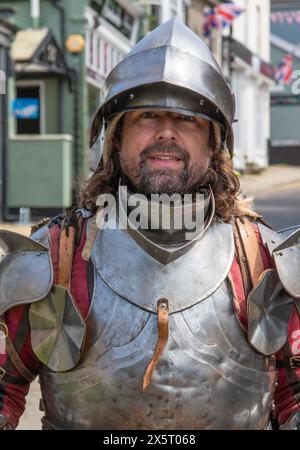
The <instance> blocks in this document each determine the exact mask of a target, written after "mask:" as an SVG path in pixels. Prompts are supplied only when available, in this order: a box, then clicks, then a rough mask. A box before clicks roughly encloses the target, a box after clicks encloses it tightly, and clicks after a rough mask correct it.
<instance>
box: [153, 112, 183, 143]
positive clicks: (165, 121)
mask: <svg viewBox="0 0 300 450" xmlns="http://www.w3.org/2000/svg"><path fill="white" fill-rule="evenodd" d="M156 139H157V140H159V141H162V140H164V141H176V140H177V139H178V134H177V129H176V122H175V120H174V119H173V118H171V117H163V118H161V119H160V121H159V126H158V129H157V133H156Z"/></svg>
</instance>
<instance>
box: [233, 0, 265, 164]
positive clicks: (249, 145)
mask: <svg viewBox="0 0 300 450" xmlns="http://www.w3.org/2000/svg"><path fill="white" fill-rule="evenodd" d="M235 3H236V4H237V5H239V6H242V7H244V8H245V12H244V13H242V14H241V15H240V16H239V17H238V18H237V19H236V20H235V21H234V24H233V27H232V38H233V40H232V47H231V70H230V72H231V73H230V78H231V80H230V81H231V86H232V90H233V92H234V94H235V97H236V118H237V119H238V122H236V123H235V124H234V132H235V151H234V153H235V156H234V164H235V167H236V168H237V169H238V170H241V171H245V170H249V171H253V170H260V169H262V168H264V167H266V166H267V165H268V145H269V138H270V93H269V92H270V88H271V86H273V85H274V81H273V79H272V67H271V66H270V64H269V62H270V0H263V1H262V0H235ZM227 63H228V61H227ZM225 65H226V61H225ZM227 67H228V64H227Z"/></svg>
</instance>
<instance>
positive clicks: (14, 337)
mask: <svg viewBox="0 0 300 450" xmlns="http://www.w3.org/2000/svg"><path fill="white" fill-rule="evenodd" d="M105 89H106V98H105V101H104V103H103V104H102V105H101V107H100V109H99V111H98V112H97V114H96V117H95V119H94V123H93V127H92V134H91V146H92V147H93V148H95V145H94V144H95V142H96V141H97V138H98V136H99V134H100V131H101V128H102V126H103V125H104V128H105V133H104V141H103V153H102V156H101V158H100V161H99V163H97V164H96V167H95V168H94V172H93V174H92V175H91V176H90V177H89V179H88V180H87V182H86V184H85V186H84V189H83V191H82V193H81V207H80V208H77V207H72V208H70V209H69V210H68V211H67V212H66V214H65V215H64V216H62V217H57V218H55V219H52V220H51V221H49V222H48V223H47V224H45V223H43V224H40V225H39V226H37V227H35V229H34V232H33V234H32V236H31V238H25V237H21V236H19V235H17V234H14V233H8V232H4V231H2V232H1V235H0V237H1V241H2V247H3V248H4V250H5V251H6V254H5V257H4V258H3V260H2V262H1V265H0V279H1V294H0V314H1V316H2V318H1V325H2V329H3V332H5V336H6V353H5V354H3V355H0V366H1V368H0V374H1V375H0V376H1V382H0V413H1V425H2V428H4V429H8V428H15V427H16V426H17V424H18V420H19V417H20V415H21V414H22V412H23V410H24V403H25V400H24V399H25V395H26V393H27V392H28V388H29V383H30V382H31V381H32V380H33V378H34V377H35V376H37V375H39V379H40V385H41V392H42V408H43V411H44V413H45V415H44V418H43V427H44V428H45V429H110V430H111V429H123V430H124V429H148V430H154V429H155V430H159V429H164V430H167V429H168V430H169V429H172V430H175V429H176V430H180V429H182V430H183V429H266V428H269V427H270V423H272V424H273V426H275V427H280V428H283V429H294V428H295V429H297V428H298V427H299V426H300V425H299V423H300V412H299V405H298V403H299V400H300V398H299V386H300V384H299V376H300V374H299V367H300V358H299V357H298V356H297V355H298V354H299V352H300V350H299V345H298V344H299V342H298V341H299V311H300V310H299V298H300V285H299V277H297V272H296V269H297V264H298V267H299V261H300V255H299V254H300V252H299V246H298V240H299V232H296V233H295V234H294V235H292V236H290V237H289V238H288V239H287V240H286V241H284V240H283V238H282V237H281V236H280V235H278V234H277V233H276V232H274V231H273V230H272V229H270V228H269V227H267V226H266V225H264V224H263V221H262V218H261V217H259V216H257V215H256V214H254V213H253V212H251V211H248V210H246V209H245V208H243V206H242V204H241V202H239V182H238V179H237V177H236V175H235V174H234V171H233V169H232V162H231V157H232V152H233V131H232V123H233V120H234V112H235V111H234V98H233V95H232V93H231V91H230V88H229V86H228V85H227V83H226V81H225V79H224V77H223V74H222V72H221V69H220V68H219V66H218V64H217V62H216V60H215V58H214V57H213V55H212V54H211V52H210V51H209V49H208V48H207V47H206V46H205V44H204V43H203V42H202V41H201V39H200V38H199V37H198V36H196V35H195V34H194V33H193V32H192V31H191V30H189V29H188V28H187V27H186V26H185V25H184V24H182V23H181V22H180V21H179V20H178V19H172V20H171V21H169V22H166V23H165V24H163V25H161V26H160V27H158V28H157V29H155V30H154V31H153V32H151V33H150V34H148V35H147V36H146V37H145V38H144V39H142V40H141V41H140V42H139V43H138V44H137V45H136V46H135V47H134V48H133V50H132V51H131V52H130V53H129V55H128V56H127V57H126V58H125V59H124V60H123V61H122V62H121V63H120V64H119V65H118V66H116V67H115V68H114V69H113V70H112V72H111V73H110V75H109V76H108V78H107V81H106V86H105ZM91 151H92V152H93V151H95V150H91ZM94 160H95V158H94ZM122 187H123V188H124V187H125V188H126V190H125V193H124V189H123V190H122V189H121V188H122ZM153 195H169V196H174V195H177V199H178V198H179V199H184V198H185V196H188V195H189V196H190V197H189V199H190V202H189V203H188V204H185V203H184V204H183V205H182V207H180V205H179V204H178V202H177V203H176V205H175V204H170V205H166V204H165V202H158V203H157V202H156V203H155V201H154V202H153V198H152V196H153ZM197 196H198V197H197ZM199 196H200V199H201V201H198V200H199ZM109 198H113V199H115V200H116V204H117V205H118V208H117V209H118V216H117V219H116V221H115V218H112V215H111V214H110V213H111V211H112V210H114V208H111V206H107V204H106V203H107V202H108V203H109V201H108V199H109ZM134 200H139V208H138V214H136V216H135V217H136V219H137V220H136V222H135V225H136V224H137V226H131V225H132V217H133V216H132V213H133V212H134V208H133V204H134ZM137 203H138V202H137ZM153 203H154V205H153ZM179 203H180V202H179ZM153 206H154V210H155V211H156V212H158V215H157V216H156V217H155V220H152V219H153V217H151V211H152V210H153V209H152V208H153ZM149 211H150V214H149ZM166 211H167V212H168V214H169V217H171V220H170V222H169V226H167V227H166V226H163V224H162V221H163V220H162V221H161V220H160V219H164V217H163V216H164V214H165V213H166ZM185 211H190V212H193V213H194V214H193V217H194V218H195V221H194V222H193V223H194V229H193V236H190V234H189V232H190V231H191V229H190V225H191V223H186V222H184V223H182V225H181V227H175V226H174V223H175V222H176V220H175V219H178V217H179V216H180V217H181V218H182V215H184V214H183V213H184V212H185ZM124 221H125V225H126V226H123V225H124ZM115 222H116V223H117V225H120V224H121V222H122V226H115ZM153 223H154V225H155V226H151V225H153ZM296 263H297V264H296ZM16 274H17V276H16Z"/></svg>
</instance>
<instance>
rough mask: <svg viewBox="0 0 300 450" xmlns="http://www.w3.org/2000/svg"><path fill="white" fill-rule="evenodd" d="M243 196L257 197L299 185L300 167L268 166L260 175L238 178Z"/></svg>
mask: <svg viewBox="0 0 300 450" xmlns="http://www.w3.org/2000/svg"><path fill="white" fill-rule="evenodd" d="M239 179H240V183H241V190H242V193H243V194H247V195H248V196H250V197H252V196H254V197H259V195H260V194H263V193H266V192H268V191H273V190H275V189H283V188H286V187H288V186H291V185H293V184H298V183H300V166H287V165H284V164H282V165H274V166H269V167H267V168H266V169H265V170H263V171H262V172H261V173H260V174H255V175H250V174H247V175H241V176H240V177H239Z"/></svg>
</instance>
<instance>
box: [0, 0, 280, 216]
mask: <svg viewBox="0 0 300 450" xmlns="http://www.w3.org/2000/svg"><path fill="white" fill-rule="evenodd" d="M220 3H228V2H224V1H223V2H220V1H218V0H72V1H69V0H15V1H13V2H11V1H5V0H0V19H1V22H0V27H1V28H0V36H2V35H3V36H4V37H3V39H4V41H5V42H6V44H5V45H3V44H2V41H3V39H2V38H1V40H0V51H3V50H1V49H2V48H5V55H6V60H8V46H9V44H10V46H11V50H10V57H11V60H12V66H11V72H10V78H9V82H8V88H7V89H8V90H7V94H6V95H5V96H1V100H2V103H1V108H2V111H1V124H2V125H1V126H4V129H5V130H6V132H3V133H1V136H0V139H1V147H0V149H1V150H0V151H1V155H0V163H1V170H0V177H1V183H0V187H1V189H2V193H1V196H2V197H1V198H2V201H1V203H0V209H1V214H2V217H4V218H5V219H8V220H16V219H17V218H18V217H19V215H20V208H22V214H23V215H25V219H28V215H29V213H30V214H31V217H33V218H34V219H35V218H38V217H42V216H44V215H54V214H56V213H59V212H61V211H62V209H64V208H65V207H68V206H69V205H70V204H71V203H72V201H74V199H75V198H76V192H77V191H78V186H79V185H80V183H82V180H84V178H85V177H86V175H87V159H88V158H87V154H88V135H89V129H90V125H91V120H92V117H93V115H94V113H95V111H96V109H97V108H98V106H99V103H100V102H101V90H102V87H103V83H104V80H105V78H106V76H107V74H108V73H109V71H110V70H111V69H112V68H113V67H114V66H115V65H116V64H117V63H118V62H119V61H120V60H121V59H122V58H123V57H124V56H125V55H126V53H127V52H128V51H129V50H130V48H131V47H132V46H133V45H134V44H135V43H136V42H137V41H138V40H139V39H140V38H141V37H142V36H143V35H145V34H146V33H147V32H148V31H150V30H152V29H153V28H154V27H156V26H157V25H159V24H161V23H162V22H164V21H166V20H168V19H169V18H171V17H172V16H174V15H176V16H178V17H179V18H181V19H182V20H183V21H184V22H185V23H187V25H188V26H189V27H190V28H192V29H193V30H194V31H195V32H196V33H197V34H198V35H200V36H201V37H202V38H204V39H205V41H206V43H207V44H208V45H209V46H210V48H211V49H212V51H213V52H214V54H215V55H216V57H217V59H218V61H219V63H220V65H221V66H222V67H223V69H224V72H225V74H226V77H227V79H228V82H229V83H230V84H231V85H232V89H233V91H234V92H235V95H236V100H237V112H236V116H237V118H238V122H237V123H236V124H235V133H236V145H235V158H234V162H235V166H236V168H237V169H239V170H241V171H247V170H253V169H255V170H260V169H261V168H264V167H265V166H266V165H267V164H268V142H269V137H270V131H269V130H270V103H269V91H270V86H272V85H273V84H274V82H273V80H272V67H271V66H270V64H269V62H270V34H269V28H270V27H269V23H270V1H269V0H263V1H261V0H236V1H235V3H236V4H237V5H241V6H243V7H244V8H245V11H244V13H243V14H241V16H240V17H238V18H237V19H236V20H235V21H234V22H233V25H232V26H231V27H228V28H227V29H225V30H224V31H221V30H217V29H213V30H211V33H210V35H209V36H208V37H203V26H204V22H205V14H206V13H207V11H208V10H210V9H211V8H214V7H215V6H217V5H219V4H220ZM2 29H3V30H5V31H3V32H2ZM4 41H3V42H4ZM1 61H2V60H1ZM3 64H4V63H2V62H1V67H0V69H2V66H3ZM3 67H4V66H3ZM5 67H6V69H5V70H6V71H7V70H8V68H7V63H5ZM99 145H100V144H99Z"/></svg>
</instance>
